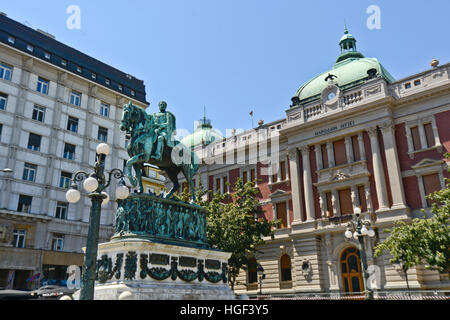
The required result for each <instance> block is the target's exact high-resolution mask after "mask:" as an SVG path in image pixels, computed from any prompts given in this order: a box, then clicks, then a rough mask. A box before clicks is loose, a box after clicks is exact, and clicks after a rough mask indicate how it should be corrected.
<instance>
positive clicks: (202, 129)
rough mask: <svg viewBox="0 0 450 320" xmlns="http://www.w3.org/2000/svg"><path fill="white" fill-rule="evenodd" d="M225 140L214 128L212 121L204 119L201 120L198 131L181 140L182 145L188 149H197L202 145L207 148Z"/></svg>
mask: <svg viewBox="0 0 450 320" xmlns="http://www.w3.org/2000/svg"><path fill="white" fill-rule="evenodd" d="M223 139H224V137H223V136H222V135H221V134H220V133H218V132H217V131H215V130H214V129H213V128H212V126H211V121H210V120H208V119H206V118H203V119H201V120H200V124H199V125H198V127H197V129H196V130H195V131H194V132H193V133H191V134H190V135H187V136H186V137H184V138H183V139H181V141H180V143H181V144H183V145H185V146H186V147H188V148H195V147H197V146H200V145H205V146H207V145H208V144H210V143H213V142H216V141H222V140H223Z"/></svg>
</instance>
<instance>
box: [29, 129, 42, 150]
mask: <svg viewBox="0 0 450 320" xmlns="http://www.w3.org/2000/svg"><path fill="white" fill-rule="evenodd" d="M41 138H42V137H41V136H40V135H37V134H34V133H31V132H30V136H29V137H28V149H30V150H35V151H39V150H41Z"/></svg>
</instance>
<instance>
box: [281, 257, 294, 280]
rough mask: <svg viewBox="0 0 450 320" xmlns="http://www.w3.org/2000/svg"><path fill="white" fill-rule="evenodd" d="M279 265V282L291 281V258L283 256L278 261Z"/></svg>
mask: <svg viewBox="0 0 450 320" xmlns="http://www.w3.org/2000/svg"><path fill="white" fill-rule="evenodd" d="M280 265H281V281H291V280H292V273H291V258H290V257H289V255H287V254H283V255H282V256H281V259H280Z"/></svg>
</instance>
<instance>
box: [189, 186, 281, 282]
mask: <svg viewBox="0 0 450 320" xmlns="http://www.w3.org/2000/svg"><path fill="white" fill-rule="evenodd" d="M258 192H259V191H258V189H257V188H255V186H254V183H253V182H250V181H249V182H247V183H245V184H244V183H243V182H242V180H241V179H238V180H237V182H236V184H235V185H234V187H233V192H232V193H231V194H224V195H222V194H220V193H214V194H212V195H211V199H205V197H204V196H205V195H206V194H207V192H206V191H203V190H202V187H200V188H198V189H197V192H196V196H197V204H199V205H201V206H203V207H204V208H206V209H207V211H208V213H207V235H208V243H209V244H210V245H211V246H215V247H217V248H218V249H220V250H223V251H225V252H231V257H230V259H229V260H228V271H229V282H230V286H231V288H232V289H234V286H235V284H236V278H237V276H238V275H239V272H240V270H241V269H243V270H247V268H248V262H249V257H250V256H252V255H254V254H255V253H256V252H257V247H258V246H259V245H262V244H264V240H263V239H262V237H263V236H269V235H270V236H273V227H275V226H277V225H278V223H279V222H278V221H267V220H266V219H265V218H263V217H261V216H263V215H262V213H263V211H262V208H261V204H260V203H259V201H258V198H257V194H258ZM258 215H259V216H260V218H257V216H258Z"/></svg>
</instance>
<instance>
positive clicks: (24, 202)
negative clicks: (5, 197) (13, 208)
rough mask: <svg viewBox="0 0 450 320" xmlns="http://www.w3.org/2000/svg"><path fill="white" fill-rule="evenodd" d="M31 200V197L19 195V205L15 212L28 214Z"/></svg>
mask: <svg viewBox="0 0 450 320" xmlns="http://www.w3.org/2000/svg"><path fill="white" fill-rule="evenodd" d="M32 200H33V197H31V196H25V195H23V194H21V195H20V196H19V204H18V205H17V211H18V212H24V213H30V211H31V202H32Z"/></svg>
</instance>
